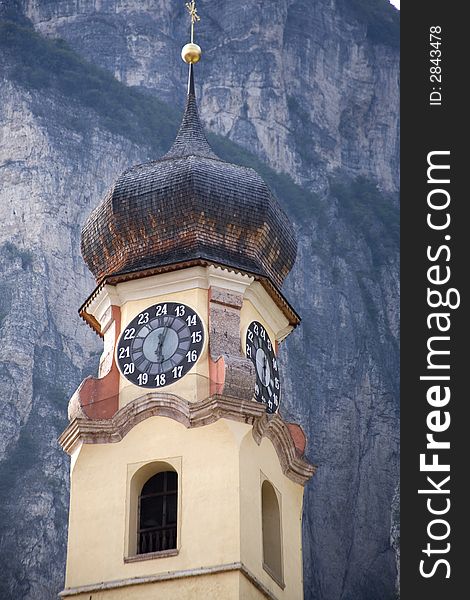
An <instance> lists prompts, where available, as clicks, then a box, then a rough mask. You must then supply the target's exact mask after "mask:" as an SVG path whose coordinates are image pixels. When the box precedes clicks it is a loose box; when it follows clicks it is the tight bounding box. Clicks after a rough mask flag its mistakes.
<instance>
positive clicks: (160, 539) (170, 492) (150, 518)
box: [137, 471, 178, 554]
mask: <svg viewBox="0 0 470 600" xmlns="http://www.w3.org/2000/svg"><path fill="white" fill-rule="evenodd" d="M177 509H178V474H177V473H175V471H162V472H160V473H157V474H156V475H154V476H153V477H151V478H150V479H149V480H148V481H147V482H146V483H145V484H144V486H143V488H142V491H141V493H140V497H139V527H138V531H137V548H138V550H137V552H138V554H148V553H149V552H161V551H163V550H172V549H174V548H176V528H177V516H178V515H177V512H178V510H177Z"/></svg>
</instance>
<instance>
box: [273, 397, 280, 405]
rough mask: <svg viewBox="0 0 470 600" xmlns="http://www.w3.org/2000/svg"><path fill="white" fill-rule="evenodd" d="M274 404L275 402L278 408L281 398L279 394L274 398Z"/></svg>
mask: <svg viewBox="0 0 470 600" xmlns="http://www.w3.org/2000/svg"><path fill="white" fill-rule="evenodd" d="M273 402H274V404H275V405H276V406H277V405H278V404H279V396H278V395H277V394H274V396H273Z"/></svg>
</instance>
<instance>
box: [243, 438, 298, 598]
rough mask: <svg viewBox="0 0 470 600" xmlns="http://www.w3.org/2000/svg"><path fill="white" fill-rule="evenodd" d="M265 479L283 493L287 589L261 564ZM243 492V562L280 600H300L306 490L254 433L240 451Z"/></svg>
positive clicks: (284, 567) (270, 448) (283, 531)
mask: <svg viewBox="0 0 470 600" xmlns="http://www.w3.org/2000/svg"><path fill="white" fill-rule="evenodd" d="M255 457H256V458H255ZM264 479H268V481H270V482H271V483H272V484H273V485H274V487H275V488H276V491H277V492H278V493H279V494H280V503H279V504H280V510H281V536H282V557H283V575H284V584H285V589H284V590H282V588H281V587H280V586H279V585H278V584H277V583H276V582H275V581H274V580H273V579H272V578H271V576H270V575H269V574H268V573H267V572H266V571H265V570H264V569H263V564H262V557H263V538H262V526H261V484H262V482H263V480H264ZM240 490H241V494H240V510H241V516H240V527H241V529H240V540H241V542H240V544H241V560H242V562H243V563H244V564H245V565H246V566H247V568H248V569H249V570H250V571H251V572H252V573H253V574H254V575H255V576H256V577H257V578H258V579H259V580H260V581H261V582H262V583H263V584H264V585H265V586H266V587H267V588H268V589H269V590H270V591H271V592H272V593H273V594H274V595H275V596H276V597H277V598H286V600H287V599H288V600H297V599H298V600H301V599H302V598H303V584H302V553H301V548H302V502H303V487H302V486H301V485H299V484H297V483H294V482H293V481H291V480H290V479H288V478H287V477H286V476H285V475H284V474H283V473H282V470H281V465H280V463H279V459H278V457H277V453H276V451H275V449H274V446H273V445H272V443H271V441H270V440H268V439H267V438H263V440H262V442H261V445H260V446H259V447H258V446H257V444H256V442H255V441H254V439H253V436H252V435H251V433H249V434H247V435H245V437H244V440H243V442H242V444H241V448H240Z"/></svg>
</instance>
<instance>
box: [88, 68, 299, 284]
mask: <svg viewBox="0 0 470 600" xmlns="http://www.w3.org/2000/svg"><path fill="white" fill-rule="evenodd" d="M81 242H82V254H83V257H84V259H85V262H86V264H87V265H88V267H89V269H90V271H91V272H92V273H93V275H94V276H95V278H96V280H97V281H98V283H101V282H102V281H104V280H105V279H107V278H109V277H112V276H116V275H124V274H127V273H129V274H130V273H135V272H143V271H146V270H148V269H155V268H158V267H168V266H171V265H174V266H175V268H178V267H177V266H178V265H181V264H185V265H186V264H188V263H189V264H198V263H199V264H200V263H201V261H203V262H208V263H213V264H217V265H221V266H226V267H230V268H232V269H235V270H239V271H242V272H245V273H250V274H253V275H255V276H259V277H262V278H268V279H269V281H270V282H271V283H273V284H274V286H275V287H276V288H278V289H279V288H280V287H281V285H282V283H283V281H284V279H285V277H286V276H287V274H288V273H289V271H290V269H291V268H292V266H293V263H294V260H295V256H296V251H297V245H296V241H295V237H294V234H293V231H292V226H291V225H290V223H289V221H288V219H287V216H286V215H285V213H284V212H283V211H282V209H281V207H280V205H279V203H278V201H277V200H276V198H275V197H274V196H273V195H272V193H271V192H270V190H269V188H268V186H267V185H266V183H265V182H264V181H263V180H262V178H261V177H260V176H259V175H258V174H257V173H256V172H255V171H254V170H253V169H251V168H247V167H242V166H238V165H234V164H230V163H227V162H225V161H223V160H221V159H220V158H218V157H217V156H216V155H215V153H214V152H213V150H212V149H211V147H210V145H209V143H208V141H207V139H206V136H205V135H204V131H203V128H202V125H201V122H200V119H199V115H198V109H197V104H196V97H195V93H194V78H193V65H190V84H189V87H188V96H187V102H186V109H185V112H184V116H183V121H182V123H181V127H180V130H179V132H178V134H177V136H176V139H175V141H174V143H173V146H172V147H171V149H170V150H169V152H168V153H167V154H165V155H164V156H163V157H162V158H160V159H159V160H155V161H152V162H148V163H145V164H142V165H138V166H135V167H132V168H131V169H129V170H127V171H125V172H124V173H123V174H122V175H121V176H120V177H118V179H117V181H116V182H115V183H114V185H113V186H112V187H111V189H110V190H109V191H108V192H107V194H106V195H105V197H104V199H103V200H102V202H101V203H100V204H99V205H98V207H97V208H96V209H95V210H94V211H93V212H92V213H91V215H90V216H89V218H88V220H87V221H86V223H85V225H84V227H83V230H82V240H81Z"/></svg>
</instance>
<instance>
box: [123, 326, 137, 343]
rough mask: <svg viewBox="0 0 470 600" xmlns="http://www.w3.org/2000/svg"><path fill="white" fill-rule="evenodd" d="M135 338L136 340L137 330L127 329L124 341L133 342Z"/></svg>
mask: <svg viewBox="0 0 470 600" xmlns="http://www.w3.org/2000/svg"><path fill="white" fill-rule="evenodd" d="M134 338H135V329H134V328H133V327H130V328H129V329H126V331H125V332H124V339H125V340H133V339H134Z"/></svg>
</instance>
